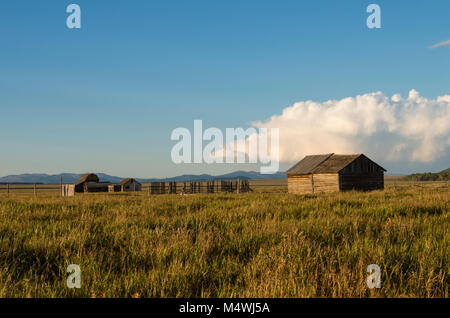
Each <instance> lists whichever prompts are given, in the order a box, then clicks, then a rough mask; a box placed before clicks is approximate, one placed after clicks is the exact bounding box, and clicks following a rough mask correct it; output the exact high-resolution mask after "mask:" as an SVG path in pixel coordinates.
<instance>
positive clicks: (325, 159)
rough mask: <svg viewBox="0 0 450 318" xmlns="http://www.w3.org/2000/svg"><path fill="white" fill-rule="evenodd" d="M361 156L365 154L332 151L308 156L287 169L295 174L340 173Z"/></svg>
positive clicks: (288, 172) (291, 173) (289, 173)
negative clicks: (337, 153)
mask: <svg viewBox="0 0 450 318" xmlns="http://www.w3.org/2000/svg"><path fill="white" fill-rule="evenodd" d="M360 156H364V155H363V154H351V155H336V154H333V153H332V154H326V155H312V156H306V157H305V158H303V159H302V160H301V161H300V162H299V163H297V164H296V165H295V166H293V167H292V168H290V169H289V170H288V171H286V174H288V175H295V174H310V173H338V172H339V171H341V170H342V169H344V168H345V167H346V166H348V165H349V164H350V163H352V162H353V161H354V160H355V159H357V158H359V157H360ZM364 157H366V156H364ZM366 158H367V157H366ZM369 160H370V159H369ZM374 163H375V162H374ZM375 164H376V163H375ZM378 166H379V165H378ZM379 167H380V168H381V169H383V170H384V171H386V169H384V168H383V167H381V166H379Z"/></svg>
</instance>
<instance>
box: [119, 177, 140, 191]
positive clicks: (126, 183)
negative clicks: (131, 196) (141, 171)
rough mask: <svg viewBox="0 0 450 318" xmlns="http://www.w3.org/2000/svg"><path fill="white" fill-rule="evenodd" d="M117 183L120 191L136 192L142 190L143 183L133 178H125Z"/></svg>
mask: <svg viewBox="0 0 450 318" xmlns="http://www.w3.org/2000/svg"><path fill="white" fill-rule="evenodd" d="M117 185H118V186H119V191H121V192H136V191H141V190H142V184H141V183H139V182H137V181H136V180H135V179H133V178H126V179H123V180H122V181H120V182H119V183H118V184H117Z"/></svg>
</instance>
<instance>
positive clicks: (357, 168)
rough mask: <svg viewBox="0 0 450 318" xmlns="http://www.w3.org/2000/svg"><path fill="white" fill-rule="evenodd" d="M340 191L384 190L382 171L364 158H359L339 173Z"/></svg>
mask: <svg viewBox="0 0 450 318" xmlns="http://www.w3.org/2000/svg"><path fill="white" fill-rule="evenodd" d="M339 184H340V190H341V191H349V190H359V191H371V190H382V189H384V171H383V169H381V168H380V167H379V166H378V165H377V164H375V163H374V162H373V161H371V160H370V159H369V158H367V157H365V156H361V157H359V158H358V159H357V160H355V161H353V162H352V163H350V164H349V165H348V166H347V167H345V168H344V169H342V170H341V171H340V172H339Z"/></svg>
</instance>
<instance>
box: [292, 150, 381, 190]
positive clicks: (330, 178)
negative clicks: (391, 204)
mask: <svg viewBox="0 0 450 318" xmlns="http://www.w3.org/2000/svg"><path fill="white" fill-rule="evenodd" d="M385 171H386V169H384V168H383V167H381V166H380V165H378V164H377V163H375V162H373V161H372V160H370V159H369V158H368V157H366V156H365V155H363V154H354V155H336V154H334V153H331V154H325V155H312V156H306V157H305V158H303V160H301V161H300V162H299V163H297V164H296V165H294V166H293V167H292V168H290V169H289V170H288V171H286V174H287V176H288V192H289V193H294V194H307V193H319V192H337V191H349V190H359V191H371V190H379V189H384V172H385Z"/></svg>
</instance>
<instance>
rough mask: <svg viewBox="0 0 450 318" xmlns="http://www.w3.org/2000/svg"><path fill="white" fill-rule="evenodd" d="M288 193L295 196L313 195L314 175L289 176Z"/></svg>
mask: <svg viewBox="0 0 450 318" xmlns="http://www.w3.org/2000/svg"><path fill="white" fill-rule="evenodd" d="M288 192H289V193H293V194H307V193H313V188H312V175H311V174H305V175H293V176H288Z"/></svg>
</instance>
